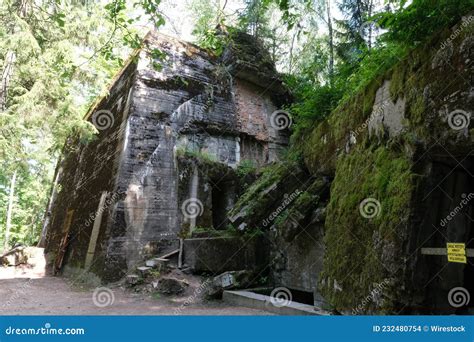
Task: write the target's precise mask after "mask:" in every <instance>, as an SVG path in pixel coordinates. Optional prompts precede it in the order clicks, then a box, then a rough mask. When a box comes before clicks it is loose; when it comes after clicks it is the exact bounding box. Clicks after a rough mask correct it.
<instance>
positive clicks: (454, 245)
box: [446, 242, 466, 249]
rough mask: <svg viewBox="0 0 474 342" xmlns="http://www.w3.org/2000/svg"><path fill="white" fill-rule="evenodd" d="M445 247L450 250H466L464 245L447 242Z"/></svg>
mask: <svg viewBox="0 0 474 342" xmlns="http://www.w3.org/2000/svg"><path fill="white" fill-rule="evenodd" d="M446 245H447V247H448V249H450V248H460V249H466V244H465V243H459V242H448V243H447V244H446Z"/></svg>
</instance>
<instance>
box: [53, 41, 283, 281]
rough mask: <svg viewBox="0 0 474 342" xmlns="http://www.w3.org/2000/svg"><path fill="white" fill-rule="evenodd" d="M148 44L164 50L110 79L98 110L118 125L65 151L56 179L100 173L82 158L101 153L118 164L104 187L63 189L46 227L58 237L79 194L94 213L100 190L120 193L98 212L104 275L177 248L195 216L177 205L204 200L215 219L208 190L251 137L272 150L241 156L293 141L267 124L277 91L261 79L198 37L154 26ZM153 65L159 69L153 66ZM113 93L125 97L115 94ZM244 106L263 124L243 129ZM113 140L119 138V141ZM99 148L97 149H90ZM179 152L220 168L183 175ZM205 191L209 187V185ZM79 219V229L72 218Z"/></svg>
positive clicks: (67, 181) (78, 247)
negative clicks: (255, 81)
mask: <svg viewBox="0 0 474 342" xmlns="http://www.w3.org/2000/svg"><path fill="white" fill-rule="evenodd" d="M145 43H146V45H147V46H148V47H149V48H150V49H148V51H149V50H151V49H153V48H158V49H159V50H160V51H162V52H163V54H164V57H163V58H162V59H160V60H155V61H153V60H152V58H151V56H150V54H149V53H148V52H147V50H146V49H143V50H141V51H139V53H138V56H137V59H136V61H134V62H132V63H131V64H130V65H129V69H130V70H129V71H128V72H127V73H125V74H126V76H123V75H124V73H122V77H119V78H118V79H117V81H116V82H115V83H114V84H113V85H112V86H111V88H110V94H111V95H109V96H108V97H106V98H104V99H102V100H101V101H100V105H99V106H98V107H96V108H95V109H94V110H93V111H92V112H93V113H95V112H97V111H98V110H99V109H104V110H109V111H111V112H112V113H114V126H113V129H111V128H108V129H106V130H104V131H101V132H100V134H99V136H98V139H97V140H96V142H94V143H92V144H89V145H85V146H84V147H81V148H82V153H76V154H74V157H67V161H68V163H69V164H67V165H65V167H64V168H63V169H64V176H63V178H62V180H61V181H60V183H61V184H63V185H64V186H65V187H66V188H68V189H69V188H70V187H71V186H73V184H77V183H78V180H77V179H74V177H72V175H73V174H74V175H75V177H76V178H77V177H78V176H77V175H78V172H79V171H78V170H82V171H81V172H82V173H84V174H87V173H88V172H89V170H91V169H95V170H96V173H95V174H94V173H93V172H92V174H91V175H90V178H91V179H93V180H96V178H97V177H98V174H97V172H98V171H97V167H95V165H91V164H90V163H89V162H86V161H88V160H90V158H91V154H92V153H100V154H104V155H105V158H109V157H110V156H111V155H113V156H114V158H113V160H109V161H108V163H109V164H108V165H113V168H111V169H110V170H111V171H110V172H108V173H107V176H106V178H101V184H100V186H97V185H96V186H95V187H90V186H86V187H83V188H81V189H80V190H78V192H77V193H78V195H77V196H67V195H63V196H61V195H60V196H59V197H60V199H59V201H57V202H58V204H56V207H55V214H54V215H53V216H54V218H53V221H54V223H53V224H52V225H51V228H50V231H51V232H54V234H58V236H59V235H60V233H59V232H60V230H61V225H62V222H63V221H64V218H63V216H64V215H65V214H64V213H63V212H65V210H66V209H65V207H64V206H68V207H70V206H71V207H75V208H76V209H77V207H78V206H80V205H82V204H80V203H78V199H79V198H82V201H83V202H84V203H88V205H87V208H84V209H81V212H84V214H86V213H87V215H89V214H90V213H94V212H95V210H96V206H97V204H98V200H99V198H100V196H101V193H100V190H101V189H104V190H105V189H106V190H107V191H108V192H110V193H118V194H120V196H118V198H117V199H116V201H114V202H113V203H111V204H110V206H108V208H107V214H106V215H104V217H103V219H102V221H103V222H102V226H101V229H100V233H99V237H98V247H97V248H96V249H97V250H96V252H95V257H94V261H93V264H96V265H97V266H94V267H93V269H92V270H93V271H94V272H96V273H98V274H99V275H101V276H102V277H103V278H105V279H107V280H116V279H119V278H120V277H121V276H123V274H124V273H125V272H127V270H129V269H132V268H134V267H135V266H136V264H137V263H139V262H140V261H141V260H143V258H146V257H149V256H151V255H156V254H158V253H161V252H164V251H166V250H169V249H171V248H175V247H176V244H177V241H178V233H180V232H181V230H182V228H183V224H185V223H186V224H188V223H189V222H186V219H185V218H184V217H183V214H182V210H181V206H182V204H183V202H184V201H185V200H186V199H189V198H190V197H197V199H199V200H202V203H204V205H205V207H206V208H204V209H203V211H204V212H206V211H207V214H205V215H204V216H206V215H207V216H209V215H210V220H207V222H211V223H210V224H211V225H212V224H214V223H213V222H212V205H213V204H212V203H213V202H212V191H214V195H215V194H216V192H217V191H220V190H219V188H218V187H216V184H215V183H219V182H220V181H221V180H222V178H225V177H226V175H227V174H232V171H231V170H232V168H235V167H236V166H237V165H238V164H239V162H240V161H241V159H242V154H243V153H247V152H246V151H248V146H249V144H248V140H249V139H250V138H251V139H253V140H252V141H253V143H255V142H256V141H258V142H259V143H260V144H262V150H263V151H266V152H265V153H254V154H245V159H251V160H252V161H253V162H254V163H255V164H256V165H263V164H265V163H267V162H269V161H273V160H276V159H277V152H276V150H277V148H275V146H273V145H271V144H278V146H279V147H283V146H284V145H286V144H287V132H283V131H278V132H277V131H272V129H271V127H269V125H268V123H267V122H268V118H269V117H270V115H271V113H272V112H273V111H274V110H275V109H277V106H276V104H274V102H273V100H272V99H271V97H269V96H263V97H262V96H260V94H261V93H263V91H264V88H262V85H252V84H250V83H249V82H246V84H245V85H241V84H243V82H241V81H240V80H239V79H238V77H235V75H233V74H232V73H230V72H229V71H228V70H226V66H225V65H223V64H222V60H218V59H217V58H215V57H213V56H211V55H209V54H208V53H206V52H205V51H203V50H201V49H199V48H198V47H196V46H194V45H192V44H189V43H185V42H181V41H178V40H176V39H173V38H171V37H166V36H163V35H159V34H157V33H150V34H149V35H148V36H147V38H146V40H145ZM155 64H160V65H161V67H160V68H155V67H154V65H155ZM117 93H119V95H115V94H117ZM236 98H238V99H239V101H237V100H236ZM251 101H253V102H255V103H256V106H255V107H254V108H251V110H250V111H249V108H244V107H245V104H246V103H247V102H251ZM125 107H126V108H125ZM244 112H245V113H246V115H247V117H250V116H251V119H250V120H248V123H251V124H252V125H254V126H255V124H256V123H259V124H260V127H259V129H258V130H255V129H254V128H252V127H250V126H251V125H250V126H249V125H247V127H246V128H245V129H244V128H242V127H241V126H240V125H239V120H240V116H239V114H238V113H244ZM93 115H94V114H93ZM93 115H92V117H90V118H89V119H90V120H91V118H93ZM242 135H244V136H245V137H246V138H245V142H246V144H245V148H242V146H241V141H242V140H241V136H242ZM111 137H114V139H115V140H113V144H111V143H110V139H111ZM249 137H250V138H249ZM262 137H263V138H262ZM106 142H109V143H108V144H106ZM73 145H74V144H73ZM93 147H94V148H95V149H97V152H93V151H94V149H93ZM183 152H184V153H185V154H184V155H185V156H186V153H192V154H194V155H195V156H201V157H202V156H206V157H209V158H210V159H212V161H213V162H215V163H217V164H219V165H222V166H223V167H224V169H222V170H220V171H219V172H217V171H216V170H215V169H216V166H215V165H214V166H213V167H211V168H207V169H205V171H204V170H203V169H202V168H201V169H200V170H199V172H197V173H192V174H190V175H189V177H191V178H190V179H187V178H186V177H187V176H186V175H187V173H183V172H181V173H180V164H179V163H178V157H179V155H180V153H181V154H182V153H183ZM196 165H197V166H199V163H198V164H196ZM213 169H214V170H213ZM218 169H219V168H218ZM81 172H79V174H82V173H81ZM194 174H196V175H197V176H193V175H194ZM101 177H102V176H101ZM103 177H105V175H104V176H103ZM196 177H197V178H196ZM233 177H234V178H233V179H231V180H229V181H228V183H227V184H226V185H225V186H223V185H222V186H223V188H224V187H225V188H226V189H227V190H229V191H227V190H226V191H227V192H229V193H227V192H226V193H225V194H224V195H223V197H222V199H223V200H224V201H225V202H226V203H227V205H228V206H229V205H231V204H232V203H233V201H234V200H235V199H234V197H235V195H236V194H237V193H238V190H236V188H237V185H236V183H235V175H234V176H233ZM195 178H196V179H195ZM231 178H232V177H231ZM188 183H189V184H191V185H190V186H189V187H187V188H186V189H185V187H180V184H188ZM105 184H108V186H107V187H105ZM211 187H212V189H209V188H211ZM206 188H208V191H204V190H205V189H206ZM203 189H204V190H203ZM232 189H233V190H232ZM211 190H212V191H211ZM230 192H233V193H230ZM88 193H89V194H92V196H93V198H94V201H93V203H90V201H87V200H86V198H87V197H88V196H90V195H87V194H88ZM96 202H97V203H96ZM59 203H61V204H59ZM196 224H197V223H196V222H195V223H194V225H196ZM73 226H74V227H76V221H74V223H73ZM91 226H92V225H91ZM74 229H76V228H74ZM88 231H89V232H88V233H84V234H79V238H80V240H81V242H80V243H78V240H77V239H75V240H74V241H72V242H71V244H70V245H69V247H68V250H69V252H68V253H69V254H70V256H69V258H68V260H69V261H71V262H75V263H76V264H78V266H79V267H80V266H81V263H82V260H83V259H84V257H85V254H84V253H85V252H86V250H87V245H88V240H89V234H90V229H89V230H88ZM57 245H58V239H56V240H55V242H52V243H51V248H52V249H54V248H55V247H57Z"/></svg>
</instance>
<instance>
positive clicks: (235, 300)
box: [223, 291, 329, 316]
mask: <svg viewBox="0 0 474 342" xmlns="http://www.w3.org/2000/svg"><path fill="white" fill-rule="evenodd" d="M223 299H224V301H225V302H226V303H229V304H232V305H236V306H240V307H248V308H252V309H257V310H265V311H268V312H271V313H274V314H277V315H287V316H326V315H329V313H328V312H325V311H323V310H316V309H315V307H314V306H312V305H307V304H302V303H297V302H291V301H290V302H289V303H288V304H286V305H284V306H278V305H273V304H272V298H271V297H270V296H266V295H262V294H258V293H254V292H251V291H224V295H223Z"/></svg>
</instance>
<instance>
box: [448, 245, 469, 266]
mask: <svg viewBox="0 0 474 342" xmlns="http://www.w3.org/2000/svg"><path fill="white" fill-rule="evenodd" d="M446 248H447V250H448V253H447V254H448V261H449V262H459V263H463V264H465V263H467V258H466V244H465V243H458V242H448V243H447V244H446Z"/></svg>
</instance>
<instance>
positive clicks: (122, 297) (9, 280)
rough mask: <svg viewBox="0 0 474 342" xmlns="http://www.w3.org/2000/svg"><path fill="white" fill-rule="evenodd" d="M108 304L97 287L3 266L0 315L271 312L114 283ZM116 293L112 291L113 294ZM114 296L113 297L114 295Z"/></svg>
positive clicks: (257, 313)
mask: <svg viewBox="0 0 474 342" xmlns="http://www.w3.org/2000/svg"><path fill="white" fill-rule="evenodd" d="M110 291H111V292H108V294H107V295H104V296H106V297H107V296H108V297H107V298H106V299H107V303H109V305H107V306H105V307H99V306H97V305H95V304H94V301H93V293H94V289H88V290H80V289H78V288H76V287H75V286H71V285H70V284H69V283H68V282H67V280H66V279H65V278H61V277H53V276H47V275H44V274H38V273H34V272H31V271H29V270H18V269H17V270H12V268H11V267H9V268H2V267H0V315H175V314H181V315H268V314H269V313H267V312H264V311H260V310H254V309H249V308H242V307H232V306H229V305H228V304H225V303H223V302H221V301H211V302H205V303H201V304H192V303H191V304H189V305H186V306H185V305H184V304H183V298H172V297H164V296H161V297H159V298H155V297H153V296H151V295H149V294H142V293H140V294H135V293H132V292H130V291H125V290H124V289H122V288H120V287H111V288H110ZM111 293H112V295H111ZM111 298H113V300H112V299H111ZM96 302H97V301H96Z"/></svg>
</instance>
